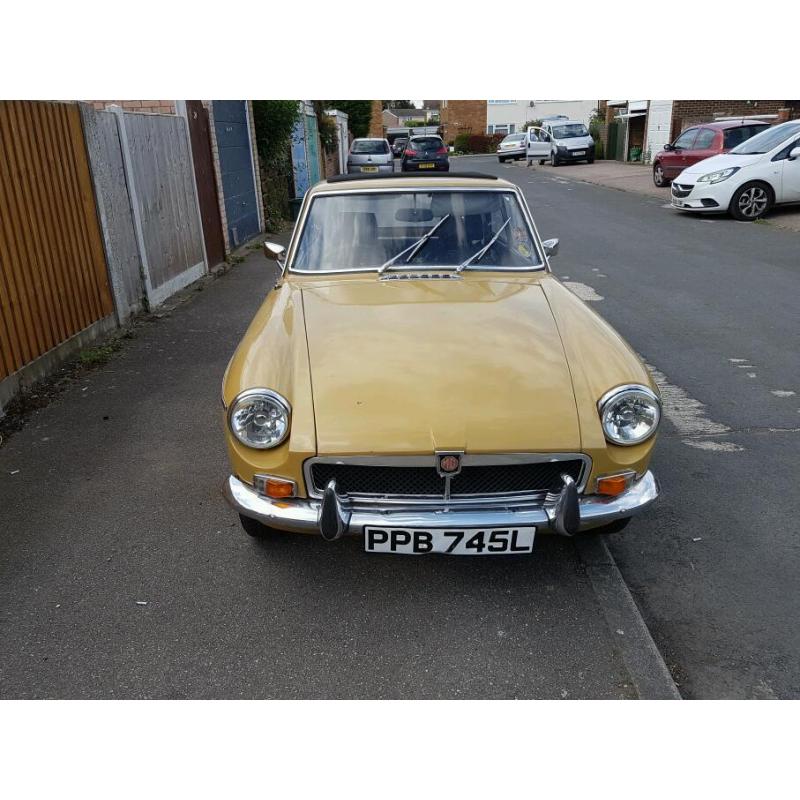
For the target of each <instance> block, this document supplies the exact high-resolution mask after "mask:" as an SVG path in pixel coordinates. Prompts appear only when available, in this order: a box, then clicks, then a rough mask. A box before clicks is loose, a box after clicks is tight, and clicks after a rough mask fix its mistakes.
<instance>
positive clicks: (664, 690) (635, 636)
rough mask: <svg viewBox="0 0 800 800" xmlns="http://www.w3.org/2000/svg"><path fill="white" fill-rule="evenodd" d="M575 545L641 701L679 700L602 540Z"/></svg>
mask: <svg viewBox="0 0 800 800" xmlns="http://www.w3.org/2000/svg"><path fill="white" fill-rule="evenodd" d="M575 542H576V546H577V549H578V554H579V555H580V557H581V561H582V562H583V564H584V566H585V568H586V573H587V575H588V576H589V580H590V581H591V582H592V588H593V589H594V592H595V595H596V596H597V601H598V602H599V604H600V607H601V609H602V611H603V616H604V617H605V619H606V623H607V624H608V628H609V633H610V636H611V637H612V639H613V640H614V643H615V645H616V647H617V648H618V649H619V652H620V654H621V656H622V660H623V662H624V663H625V667H626V668H627V670H628V673H629V674H630V676H631V680H632V681H633V683H634V685H635V686H636V691H637V693H638V694H639V697H640V699H642V700H680V699H681V696H680V692H678V687H677V686H676V685H675V681H674V680H673V679H672V675H670V672H669V669H668V667H667V665H666V663H665V662H664V659H663V657H662V656H661V653H660V652H659V650H658V648H657V647H656V644H655V642H654V641H653V637H652V636H651V635H650V631H649V630H648V628H647V625H645V622H644V619H642V615H641V613H640V612H639V608H638V606H637V605H636V601H635V600H634V599H633V596H632V595H631V592H630V589H628V586H627V584H626V583H625V580H624V579H623V577H622V574H621V573H620V571H619V568H618V567H617V564H616V562H615V561H614V557H613V556H612V555H611V553H610V551H609V549H608V547H607V545H606V543H605V541H604V539H603V537H602V536H601V535H599V534H595V535H592V534H591V533H589V534H585V535H583V536H578V537H577V538H576V540H575Z"/></svg>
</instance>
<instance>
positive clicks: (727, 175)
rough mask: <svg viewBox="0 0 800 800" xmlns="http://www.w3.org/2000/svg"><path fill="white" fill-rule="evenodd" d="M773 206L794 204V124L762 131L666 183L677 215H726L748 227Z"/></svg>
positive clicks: (799, 127) (799, 143) (798, 160)
mask: <svg viewBox="0 0 800 800" xmlns="http://www.w3.org/2000/svg"><path fill="white" fill-rule="evenodd" d="M778 203H800V120H796V121H794V122H784V123H781V124H780V125H775V126H774V127H771V128H767V129H766V130H763V131H761V133H757V134H756V135H755V136H753V137H752V138H751V139H748V140H747V141H746V142H743V143H742V144H740V145H739V146H738V147H734V148H733V150H731V151H730V153H727V154H725V155H719V156H713V157H712V158H708V159H706V160H705V161H701V162H700V163H699V164H695V165H694V166H691V167H689V168H688V169H685V170H683V172H681V174H680V175H678V177H677V178H676V179H675V180H674V181H673V183H672V205H673V206H674V207H675V208H679V209H680V210H681V211H728V212H729V213H730V214H731V215H732V216H733V217H735V218H736V219H738V220H742V221H747V222H752V221H753V220H757V219H760V218H761V217H763V216H764V214H766V213H767V212H768V211H769V210H770V208H772V206H773V205H776V204H778Z"/></svg>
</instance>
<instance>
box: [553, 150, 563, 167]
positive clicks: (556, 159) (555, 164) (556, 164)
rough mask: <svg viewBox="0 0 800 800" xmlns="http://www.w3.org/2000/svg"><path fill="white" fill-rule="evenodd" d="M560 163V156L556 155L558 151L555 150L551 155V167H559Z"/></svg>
mask: <svg viewBox="0 0 800 800" xmlns="http://www.w3.org/2000/svg"><path fill="white" fill-rule="evenodd" d="M560 163H561V162H560V161H559V160H558V156H557V155H556V151H555V150H553V152H552V153H550V166H551V167H557V166H558V165H559V164H560Z"/></svg>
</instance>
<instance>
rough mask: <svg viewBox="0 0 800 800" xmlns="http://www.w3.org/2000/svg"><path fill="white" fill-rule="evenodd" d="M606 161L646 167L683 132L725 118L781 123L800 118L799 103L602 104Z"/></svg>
mask: <svg viewBox="0 0 800 800" xmlns="http://www.w3.org/2000/svg"><path fill="white" fill-rule="evenodd" d="M601 108H602V111H603V112H604V115H605V125H604V126H602V128H603V130H602V132H601V135H602V137H603V138H604V145H605V147H604V152H605V154H606V158H614V159H616V160H618V161H631V160H639V159H641V160H642V161H644V162H645V163H649V162H650V160H651V159H652V156H653V155H654V154H655V153H657V152H658V151H659V150H661V149H663V147H664V145H665V144H667V143H668V142H671V141H673V140H674V139H675V138H677V136H678V135H679V134H680V133H681V131H683V130H685V129H686V128H688V127H690V126H692V125H697V124H698V123H702V122H712V121H713V120H715V119H720V118H724V117H753V118H757V119H764V120H766V121H768V122H783V121H785V120H787V119H794V118H798V117H800V100H603V101H601Z"/></svg>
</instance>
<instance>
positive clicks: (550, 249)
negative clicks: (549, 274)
mask: <svg viewBox="0 0 800 800" xmlns="http://www.w3.org/2000/svg"><path fill="white" fill-rule="evenodd" d="M542 247H544V254H545V255H546V256H547V257H548V258H552V257H553V256H557V255H558V239H547V240H546V241H544V242H542Z"/></svg>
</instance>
